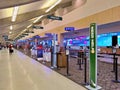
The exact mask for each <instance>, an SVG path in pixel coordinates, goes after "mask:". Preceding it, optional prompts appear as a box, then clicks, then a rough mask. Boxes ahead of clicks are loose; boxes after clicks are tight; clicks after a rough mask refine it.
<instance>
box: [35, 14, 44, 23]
mask: <svg viewBox="0 0 120 90" xmlns="http://www.w3.org/2000/svg"><path fill="white" fill-rule="evenodd" d="M42 17H43V15H41V16H40V17H38V18H37V19H36V20H35V21H33V23H36V22H38V21H39V20H40V19H41V18H42Z"/></svg>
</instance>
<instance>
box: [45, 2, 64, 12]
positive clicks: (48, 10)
mask: <svg viewBox="0 0 120 90" xmlns="http://www.w3.org/2000/svg"><path fill="white" fill-rule="evenodd" d="M61 1H62V0H58V1H57V2H56V3H55V4H54V5H52V6H51V7H50V8H48V9H47V10H46V11H45V12H46V13H47V12H49V11H50V10H51V9H53V8H54V7H55V6H56V5H58V4H59V3H60V2H61Z"/></svg>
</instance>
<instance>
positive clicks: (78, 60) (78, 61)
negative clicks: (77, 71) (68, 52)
mask: <svg viewBox="0 0 120 90" xmlns="http://www.w3.org/2000/svg"><path fill="white" fill-rule="evenodd" d="M79 63H80V52H78V59H77V65H79Z"/></svg>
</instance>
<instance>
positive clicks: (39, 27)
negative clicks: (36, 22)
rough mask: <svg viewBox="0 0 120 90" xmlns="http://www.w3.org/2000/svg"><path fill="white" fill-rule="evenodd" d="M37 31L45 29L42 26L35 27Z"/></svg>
mask: <svg viewBox="0 0 120 90" xmlns="http://www.w3.org/2000/svg"><path fill="white" fill-rule="evenodd" d="M33 28H35V29H44V28H43V27H42V26H33Z"/></svg>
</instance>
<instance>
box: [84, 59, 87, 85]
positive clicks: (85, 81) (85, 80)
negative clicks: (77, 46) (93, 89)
mask: <svg viewBox="0 0 120 90" xmlns="http://www.w3.org/2000/svg"><path fill="white" fill-rule="evenodd" d="M84 59H85V65H84V69H85V70H84V83H85V85H86V84H87V57H84Z"/></svg>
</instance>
